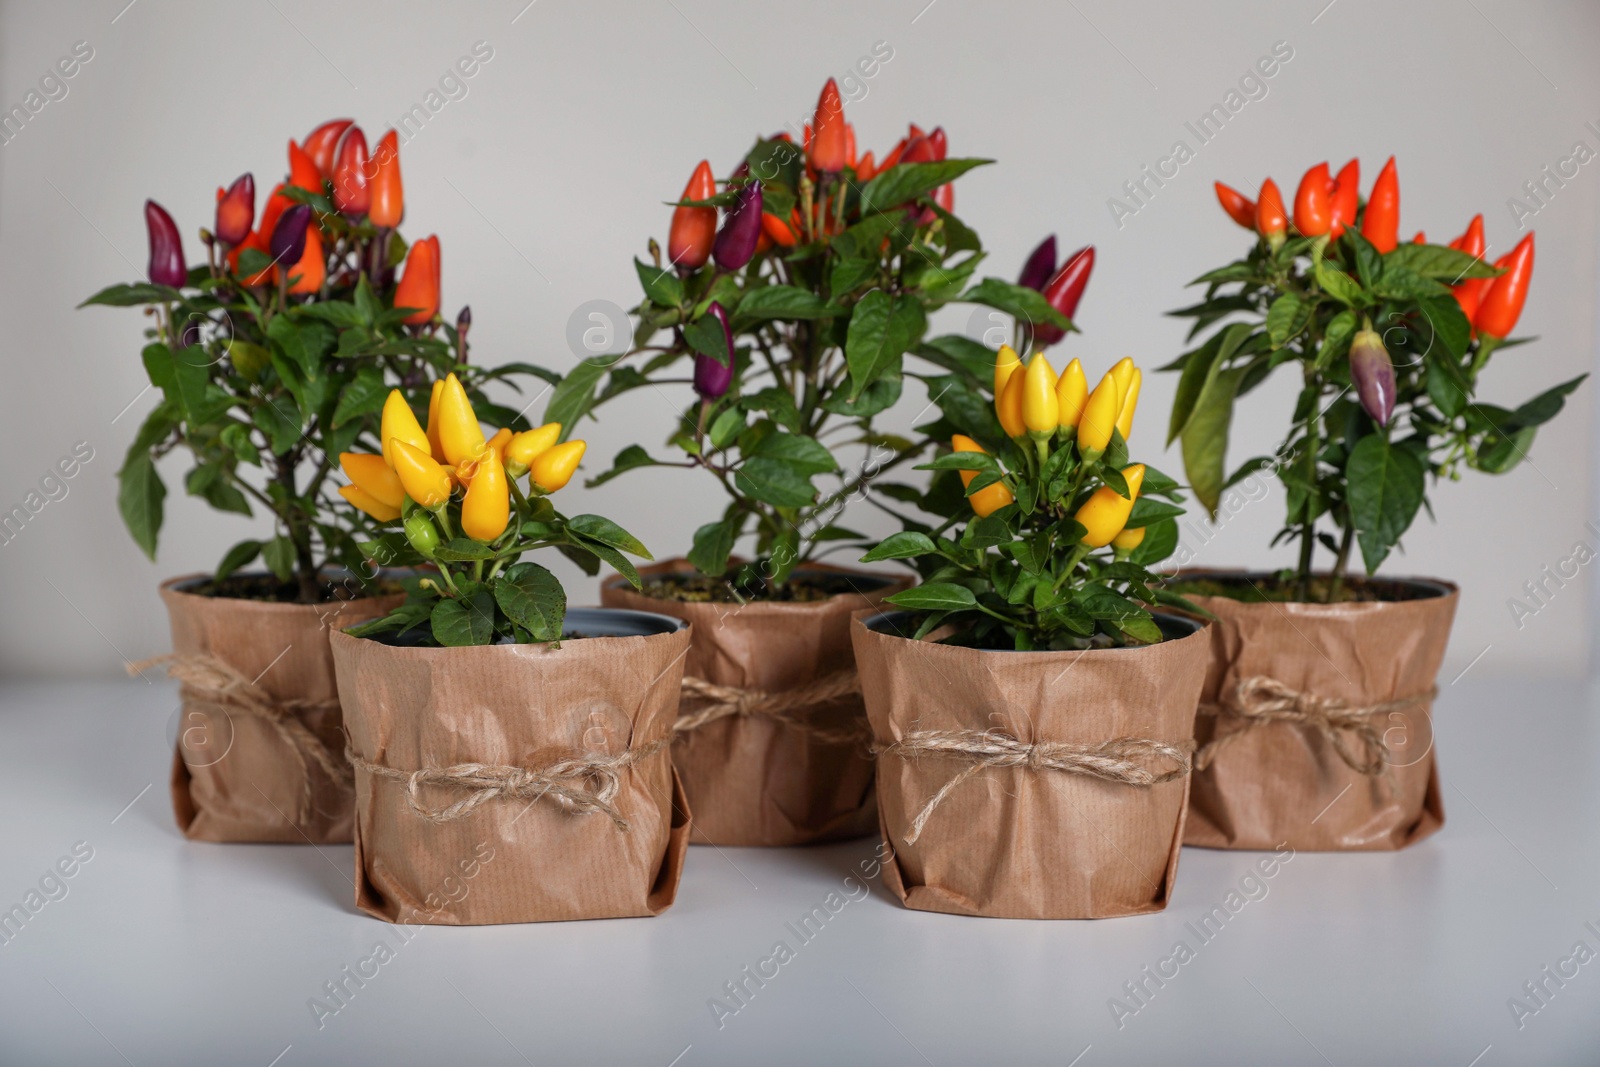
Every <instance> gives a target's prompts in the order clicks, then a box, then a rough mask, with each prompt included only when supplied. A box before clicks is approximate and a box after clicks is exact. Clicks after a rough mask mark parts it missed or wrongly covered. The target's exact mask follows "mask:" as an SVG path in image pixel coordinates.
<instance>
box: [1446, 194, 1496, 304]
mask: <svg viewBox="0 0 1600 1067" xmlns="http://www.w3.org/2000/svg"><path fill="white" fill-rule="evenodd" d="M1450 247H1451V248H1454V249H1455V250H1456V251H1457V252H1465V253H1466V254H1467V255H1469V256H1473V257H1481V256H1482V255H1483V250H1484V247H1485V244H1484V238H1483V216H1482V215H1474V216H1473V217H1472V221H1471V222H1469V223H1467V229H1466V232H1465V233H1463V234H1462V235H1461V236H1460V237H1457V238H1456V239H1455V240H1454V241H1451V242H1450ZM1492 281H1494V279H1493V278H1468V279H1466V280H1465V281H1463V282H1462V283H1461V284H1459V285H1456V286H1453V287H1452V288H1451V292H1452V293H1454V294H1455V298H1456V303H1457V304H1459V305H1460V306H1461V313H1462V314H1463V315H1465V316H1466V317H1467V321H1468V322H1472V321H1474V319H1475V318H1476V317H1477V314H1478V306H1479V305H1480V304H1482V303H1483V294H1484V293H1486V292H1487V291H1488V289H1489V283H1490V282H1492Z"/></svg>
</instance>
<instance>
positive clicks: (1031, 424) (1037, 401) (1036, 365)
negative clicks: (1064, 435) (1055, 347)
mask: <svg viewBox="0 0 1600 1067" xmlns="http://www.w3.org/2000/svg"><path fill="white" fill-rule="evenodd" d="M1024 374H1025V375H1026V377H1024V378H1023V379H1022V421H1023V424H1024V425H1026V426H1027V427H1028V433H1029V434H1030V435H1032V437H1033V438H1034V440H1042V439H1044V438H1047V437H1052V436H1054V434H1055V432H1056V418H1057V417H1058V416H1059V415H1060V413H1061V405H1060V402H1059V401H1057V400H1056V371H1055V368H1054V367H1052V366H1050V361H1049V360H1048V359H1046V358H1045V356H1044V353H1043V352H1038V353H1035V354H1034V357H1033V358H1032V359H1031V360H1029V361H1028V369H1027V370H1026V371H1025V372H1024Z"/></svg>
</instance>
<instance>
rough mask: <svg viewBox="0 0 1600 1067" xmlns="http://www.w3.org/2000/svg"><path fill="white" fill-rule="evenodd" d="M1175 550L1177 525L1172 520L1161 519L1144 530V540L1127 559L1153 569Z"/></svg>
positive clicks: (1176, 546) (1176, 545) (1176, 547)
mask: <svg viewBox="0 0 1600 1067" xmlns="http://www.w3.org/2000/svg"><path fill="white" fill-rule="evenodd" d="M1177 549H1178V524H1177V522H1176V521H1174V520H1172V519H1162V520H1161V521H1159V522H1156V523H1154V524H1153V525H1150V526H1146V527H1145V528H1144V540H1143V541H1140V542H1139V547H1138V548H1136V549H1134V550H1133V552H1132V554H1131V555H1129V557H1128V558H1129V559H1131V560H1132V561H1133V562H1135V563H1137V564H1139V565H1140V566H1141V567H1154V566H1155V565H1156V564H1157V563H1160V562H1161V561H1162V560H1165V559H1167V558H1168V557H1170V556H1171V555H1172V553H1174V552H1176V551H1177Z"/></svg>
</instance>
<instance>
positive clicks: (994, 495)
mask: <svg viewBox="0 0 1600 1067" xmlns="http://www.w3.org/2000/svg"><path fill="white" fill-rule="evenodd" d="M950 448H951V451H954V452H984V451H986V450H985V449H984V447H983V446H982V445H980V444H979V443H978V442H976V441H974V440H973V439H972V438H970V437H966V436H964V435H962V434H959V433H958V434H956V435H955V436H954V437H952V438H950ZM956 473H958V474H960V475H961V485H962V487H963V488H965V487H966V486H969V485H971V484H972V479H974V478H976V477H977V476H978V472H977V471H957V472H956ZM1015 499H1016V497H1014V496H1012V495H1011V490H1009V489H1007V488H1006V487H1005V483H1004V482H995V483H994V484H993V485H986V486H984V487H983V488H982V489H979V490H978V491H977V492H976V493H973V494H972V495H971V496H969V497H967V503H968V504H970V505H972V510H973V512H974V513H975V514H976V515H977V516H978V518H980V519H986V518H988V517H989V516H990V515H993V514H994V513H995V512H997V511H999V510H1000V509H1001V508H1003V507H1005V506H1006V505H1007V504H1009V503H1011V502H1012V501H1013V500H1015Z"/></svg>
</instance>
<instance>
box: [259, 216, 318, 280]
mask: <svg viewBox="0 0 1600 1067" xmlns="http://www.w3.org/2000/svg"><path fill="white" fill-rule="evenodd" d="M310 223H311V205H310V204H296V205H294V206H293V207H291V208H288V209H286V210H285V211H284V213H283V214H282V215H279V216H278V224H277V225H276V226H274V227H273V228H272V240H271V241H270V242H269V244H268V246H267V247H268V250H269V251H270V252H271V253H272V262H274V263H277V264H279V265H281V266H283V267H293V266H294V265H295V264H297V263H299V262H300V257H301V256H303V255H305V254H306V227H307V226H308V225H310Z"/></svg>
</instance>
